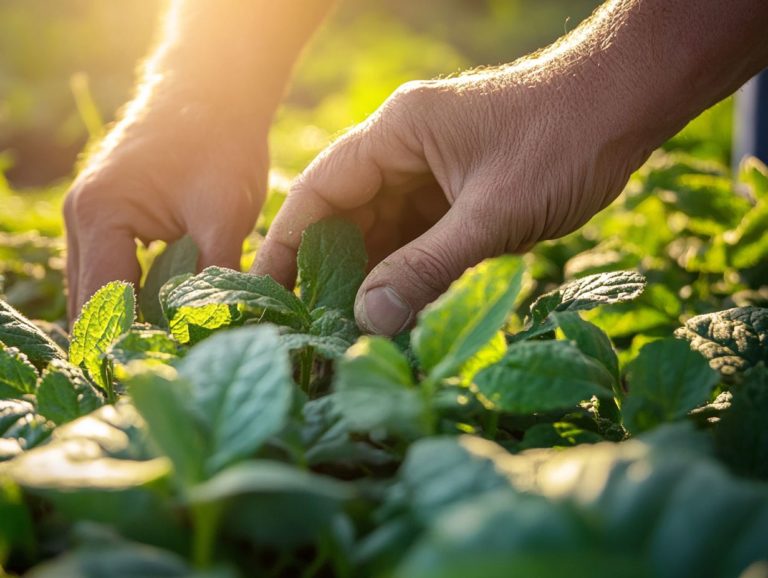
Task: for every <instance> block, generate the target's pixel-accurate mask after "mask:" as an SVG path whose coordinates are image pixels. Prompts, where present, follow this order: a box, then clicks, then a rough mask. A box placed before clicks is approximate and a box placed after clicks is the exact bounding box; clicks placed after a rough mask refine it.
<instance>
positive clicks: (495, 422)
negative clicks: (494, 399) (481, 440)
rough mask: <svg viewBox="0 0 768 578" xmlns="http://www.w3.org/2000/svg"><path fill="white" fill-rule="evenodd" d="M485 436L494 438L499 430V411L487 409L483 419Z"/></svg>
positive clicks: (490, 438)
mask: <svg viewBox="0 0 768 578" xmlns="http://www.w3.org/2000/svg"><path fill="white" fill-rule="evenodd" d="M483 429H484V430H485V432H484V433H485V438H486V439H489V440H492V439H495V438H496V434H497V433H498V431H499V412H497V411H489V412H488V414H487V415H486V419H485V427H484V428H483Z"/></svg>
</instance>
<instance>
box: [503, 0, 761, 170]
mask: <svg viewBox="0 0 768 578" xmlns="http://www.w3.org/2000/svg"><path fill="white" fill-rule="evenodd" d="M766 23H768V3H766V2H764V1H762V0H731V1H729V2H722V1H721V0H699V1H697V2H690V1H683V0H612V1H610V2H607V3H606V4H604V5H603V6H602V7H601V8H600V9H599V10H598V11H597V12H596V13H595V14H594V15H593V17H592V18H591V19H590V20H588V21H587V22H585V23H584V24H583V25H582V26H580V27H579V28H578V29H576V30H574V31H573V32H572V33H571V34H570V35H568V36H567V37H565V38H564V39H563V40H561V41H560V42H559V43H557V44H556V45H554V46H553V47H551V48H549V49H547V50H545V51H543V52H542V53H540V54H539V55H536V56H535V57H534V58H530V59H527V60H525V61H523V62H522V63H518V64H517V65H516V66H515V67H516V68H518V69H519V68H520V67H522V68H529V69H530V70H532V71H536V74H538V75H540V74H541V70H542V69H544V70H546V69H548V68H549V69H550V70H551V77H552V78H553V79H555V82H563V81H564V79H569V78H573V77H578V78H580V79H581V82H580V85H581V86H582V87H583V88H584V90H583V91H582V93H583V94H582V97H583V99H584V102H583V103H582V108H583V109H584V110H596V111H599V113H600V120H599V124H600V125H601V126H600V129H601V131H602V132H603V136H604V138H605V140H612V141H614V142H615V143H616V145H617V146H620V147H621V148H622V149H623V150H626V151H630V150H632V149H638V148H642V149H643V150H644V152H645V153H649V152H650V150H652V149H653V148H655V147H657V146H659V145H660V144H662V143H663V142H664V141H665V140H666V139H667V138H669V137H670V136H672V135H673V134H674V133H675V132H677V131H678V130H680V129H681V128H682V127H683V126H684V125H685V124H686V123H687V122H688V121H689V120H691V119H692V118H693V117H695V116H696V115H697V114H699V113H700V112H702V111H703V110H705V109H706V108H708V107H709V106H711V105H712V104H714V103H716V102H717V101H719V100H721V99H722V98H724V97H726V96H727V95H729V94H731V93H733V92H734V91H735V90H737V89H738V88H739V87H740V86H741V85H742V84H743V83H744V82H746V81H747V80H748V79H749V78H750V77H751V76H753V75H754V74H755V73H757V72H758V71H760V70H761V69H762V68H764V67H766V66H768V34H766ZM542 64H547V65H548V66H542ZM628 154H629V152H628ZM638 162H642V155H639V156H638Z"/></svg>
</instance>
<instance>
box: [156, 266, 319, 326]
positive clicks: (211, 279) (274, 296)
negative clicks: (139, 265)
mask: <svg viewBox="0 0 768 578" xmlns="http://www.w3.org/2000/svg"><path fill="white" fill-rule="evenodd" d="M214 304H215V305H218V306H222V305H235V306H238V307H242V308H244V309H245V311H246V312H247V313H248V315H249V317H255V318H257V319H260V320H261V321H271V322H274V323H278V324H281V325H288V326H289V327H292V328H294V329H302V328H304V327H307V326H308V325H309V323H310V322H311V319H310V317H309V312H308V311H307V308H306V307H305V306H304V304H303V303H302V302H301V300H300V299H299V298H298V297H296V296H295V295H294V294H293V293H291V292H290V291H288V290H287V289H285V287H283V286H282V285H280V284H279V283H278V282H277V281H275V280H274V279H272V278H271V277H268V276H257V275H250V274H248V273H240V272H239V271H234V270H232V269H225V268H223V267H207V268H206V269H204V270H203V271H202V272H201V273H199V274H197V275H195V276H194V277H190V278H189V279H187V280H186V281H183V282H182V283H181V284H179V285H178V286H176V287H175V288H173V289H171V290H170V292H169V293H168V295H167V297H166V301H165V312H166V315H168V318H169V319H171V321H172V322H173V320H174V318H175V317H176V315H177V312H178V311H179V310H181V309H182V308H199V307H203V306H206V305H208V306H210V305H214ZM171 326H172V327H173V324H172V325H171Z"/></svg>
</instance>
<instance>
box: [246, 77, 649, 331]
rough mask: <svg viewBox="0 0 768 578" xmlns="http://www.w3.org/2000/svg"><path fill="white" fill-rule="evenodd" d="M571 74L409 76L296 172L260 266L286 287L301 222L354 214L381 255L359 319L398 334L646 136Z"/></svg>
mask: <svg viewBox="0 0 768 578" xmlns="http://www.w3.org/2000/svg"><path fill="white" fill-rule="evenodd" d="M568 78H570V77H569V76H567V75H564V74H558V75H550V76H548V77H547V76H542V75H541V74H540V71H538V70H532V69H530V68H527V69H526V68H523V69H518V68H515V67H512V68H509V69H505V70H499V71H494V72H481V73H478V74H475V75H470V76H463V77H459V78H454V79H449V80H438V81H430V82H414V83H408V84H406V85H404V86H403V87H401V88H400V89H399V90H398V91H396V92H395V93H394V94H393V95H392V97H390V98H389V99H388V100H387V101H386V102H385V103H384V105H383V106H382V107H381V108H380V109H379V110H378V111H377V112H376V113H375V114H374V115H372V116H371V117H370V118H369V119H368V120H367V121H366V122H364V123H363V124H361V125H359V126H357V127H355V128H354V129H353V130H352V131H351V132H349V133H348V134H346V135H345V136H343V137H342V138H340V139H339V140H338V141H336V142H335V143H334V144H333V145H331V146H330V147H329V148H328V149H327V150H325V151H324V152H323V153H321V155H320V156H319V157H318V158H317V159H316V160H315V161H314V162H313V163H312V164H311V165H310V166H309V167H308V168H307V170H306V171H305V172H304V173H303V174H302V175H301V176H300V177H299V178H298V179H297V180H296V182H295V185H294V187H293V189H292V191H291V194H290V195H289V196H288V199H287V200H286V203H285V205H284V207H283V209H282V210H281V212H280V213H279V214H278V216H277V218H276V220H275V222H274V223H273V225H272V227H271V228H270V231H269V233H268V235H267V238H266V240H265V243H264V244H263V246H262V248H261V250H260V252H259V254H258V256H257V261H256V263H255V264H254V267H253V269H252V272H254V273H257V274H270V275H272V276H273V277H275V278H276V279H277V280H278V281H280V282H281V283H283V284H285V285H288V286H291V285H292V283H293V281H294V279H295V275H296V270H295V265H294V263H295V253H296V250H297V247H298V244H299V241H300V237H301V232H302V231H303V230H304V229H305V228H306V227H307V226H308V225H309V224H311V223H312V222H314V221H317V220H319V219H321V218H323V217H326V216H329V215H331V214H341V215H347V216H348V217H350V218H352V219H353V220H355V221H356V222H357V223H358V224H359V225H360V226H361V229H362V230H363V233H364V234H365V238H366V244H367V247H368V250H369V255H371V257H372V264H374V265H375V267H374V268H373V270H372V271H371V272H370V274H369V275H368V276H367V278H366V279H365V281H364V282H363V284H362V286H361V288H360V291H359V293H358V295H357V300H356V306H355V315H356V318H357V321H358V324H359V325H360V326H361V327H362V328H363V329H364V330H366V331H369V332H373V333H383V334H389V335H392V334H395V333H397V332H399V331H401V330H403V329H404V328H406V327H408V326H409V324H411V323H412V322H413V321H414V316H415V314H416V313H417V312H418V311H419V310H420V309H422V308H423V307H424V306H425V305H427V304H428V303H430V302H431V301H432V300H434V299H435V298H436V297H437V296H438V295H440V294H441V293H442V292H443V291H445V289H446V288H447V287H448V285H449V284H450V283H451V282H452V281H453V280H455V279H456V278H458V277H459V276H460V275H461V273H462V272H463V271H464V270H465V269H466V268H467V267H470V266H472V265H474V264H476V263H478V262H479V261H481V260H482V259H484V258H486V257H491V256H495V255H498V254H501V253H516V252H523V251H525V250H527V249H528V248H530V247H531V246H532V245H533V244H534V243H536V242H537V241H541V240H543V239H552V238H556V237H560V236H562V235H565V234H567V233H569V232H571V231H573V230H575V229H576V228H578V227H579V226H581V225H582V224H584V223H585V222H586V221H587V220H588V219H589V218H590V217H592V215H594V214H595V213H596V212H597V211H599V210H600V209H602V208H603V207H605V206H606V205H607V204H608V203H609V202H610V201H611V200H612V199H614V198H615V197H616V196H617V195H618V193H619V192H620V191H621V189H622V188H623V186H624V184H625V183H626V181H627V179H628V177H629V174H630V172H631V171H632V170H634V169H635V168H636V167H637V166H639V165H640V164H641V163H642V162H643V160H644V159H645V158H646V157H647V155H648V153H649V152H650V150H651V148H652V147H644V146H643V144H644V143H640V142H637V141H636V139H634V138H630V137H626V138H625V132H623V127H618V126H617V125H616V124H615V123H613V122H611V121H612V118H611V117H610V113H609V110H608V108H606V107H603V106H601V105H600V98H598V97H599V94H598V95H597V96H596V95H594V94H590V93H589V92H587V91H586V90H585V87H586V86H589V83H588V82H585V81H583V80H582V79H578V82H576V81H574V82H568V81H564V79H568ZM600 117H602V118H600ZM599 118H600V120H601V121H602V122H600V121H598V119H599ZM630 136H631V135H630Z"/></svg>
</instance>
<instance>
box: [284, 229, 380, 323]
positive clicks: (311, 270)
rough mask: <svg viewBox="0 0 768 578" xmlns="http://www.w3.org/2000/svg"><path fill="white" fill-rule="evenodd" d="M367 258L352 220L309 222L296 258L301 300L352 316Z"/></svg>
mask: <svg viewBox="0 0 768 578" xmlns="http://www.w3.org/2000/svg"><path fill="white" fill-rule="evenodd" d="M367 261H368V258H367V256H366V254H365V244H364V243H363V236H362V234H361V233H360V229H358V228H357V226H356V225H354V224H353V223H350V222H348V221H344V220H343V219H338V218H331V219H325V220H323V221H320V222H318V223H314V224H312V225H310V226H309V227H307V229H306V230H305V231H304V232H303V233H302V235H301V245H300V246H299V252H298V256H297V261H296V262H297V265H298V269H299V290H300V291H301V299H302V301H304V303H305V304H306V305H307V307H308V308H309V309H314V308H316V307H329V308H332V309H339V310H341V311H343V312H344V314H345V315H347V316H348V317H350V318H352V317H354V312H353V308H354V305H355V295H356V294H357V290H358V288H359V287H360V284H361V283H362V282H363V279H364V278H365V265H366V262H367Z"/></svg>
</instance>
